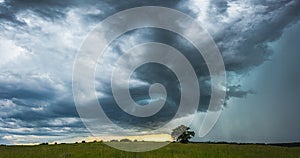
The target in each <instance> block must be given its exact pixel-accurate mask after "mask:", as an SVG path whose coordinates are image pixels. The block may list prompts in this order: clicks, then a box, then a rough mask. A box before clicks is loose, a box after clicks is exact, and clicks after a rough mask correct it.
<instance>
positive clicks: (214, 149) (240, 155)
mask: <svg viewBox="0 0 300 158" xmlns="http://www.w3.org/2000/svg"><path fill="white" fill-rule="evenodd" d="M137 143H141V145H142V143H143V142H137ZM73 157H74V158H81V157H82V158H96V157H97V158H98V157H99V158H103V157H109V158H132V157H133V158H135V157H137V158H143V157H144V158H172V157H174V158H190V157H199V158H206V157H208V158H300V147H292V148H288V147H276V146H265V145H231V144H203V143H198V144H179V143H171V144H169V145H167V146H165V147H163V148H161V149H158V150H154V151H150V152H140V153H134V152H125V151H120V150H117V149H114V148H111V147H109V146H107V145H105V144H103V143H84V144H59V145H38V146H0V158H73Z"/></svg>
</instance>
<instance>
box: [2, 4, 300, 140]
mask: <svg viewBox="0 0 300 158" xmlns="http://www.w3.org/2000/svg"><path fill="white" fill-rule="evenodd" d="M144 5H154V6H155V5H157V6H164V7H170V8H174V9H177V10H179V11H182V12H184V13H187V14H189V15H191V16H192V17H194V18H195V19H197V20H198V21H199V22H200V23H201V25H202V26H203V27H204V28H206V29H207V30H208V31H209V32H210V33H211V35H212V37H213V38H214V40H215V41H216V43H217V45H218V47H219V49H220V50H221V52H222V55H223V58H224V62H225V66H226V70H227V71H228V80H229V83H228V87H227V88H228V95H227V99H228V100H229V99H231V98H233V97H236V98H244V97H245V96H247V95H248V94H254V92H255V90H249V89H244V88H243V85H241V84H240V83H239V77H240V76H241V75H244V74H247V73H248V72H249V71H251V70H253V69H255V68H256V67H257V66H259V65H261V64H263V63H264V62H265V61H267V60H269V58H270V56H271V55H272V51H271V49H270V47H269V46H268V43H270V42H273V41H275V40H276V39H278V38H279V37H280V36H281V34H282V32H283V30H284V29H285V28H286V27H288V26H290V25H291V24H294V23H295V22H297V21H298V20H299V18H300V16H299V14H300V10H299V9H298V8H299V7H300V2H298V1H296V0H294V1H293V0H289V1H272V0H265V1H250V0H249V1H231V0H227V1H219V0H217V1H213V0H211V1H196V0H188V1H164V2H161V1H158V0H157V1H151V2H150V1H138V2H136V1H128V2H127V1H126V2H125V1H122V2H119V1H118V2H117V1H101V2H99V1H94V0H88V1H85V2H82V1H71V0H70V1H46V0H44V1H34V0H32V1H26V2H24V1H21V0H20V1H18V0H17V1H13V0H11V1H10V0H6V1H4V2H0V34H1V36H0V42H1V45H0V58H1V63H0V109H1V110H0V111H1V112H0V137H2V138H1V139H0V140H1V141H3V142H4V143H24V142H35V141H37V140H39V139H40V136H45V138H42V139H46V141H48V140H55V139H56V138H59V139H60V138H61V137H62V138H64V137H65V138H67V137H68V135H69V133H70V132H71V131H72V133H73V134H72V135H71V137H73V136H76V135H84V134H87V131H86V130H85V128H84V126H83V124H82V122H81V121H80V118H79V116H78V114H77V112H76V108H75V105H74V102H73V98H72V87H71V83H72V66H73V62H74V59H75V56H76V53H77V50H78V48H79V46H80V44H81V43H82V41H83V40H84V38H85V36H86V35H87V34H88V32H89V31H91V30H92V29H93V27H94V26H95V25H96V24H97V23H98V22H100V21H101V20H103V19H104V18H105V17H107V16H109V15H112V14H113V13H116V12H118V11H120V10H124V9H128V8H131V7H137V6H144ZM183 25H184V24H183ZM185 29H187V30H188V28H185ZM195 36H197V34H195ZM152 41H153V42H162V43H166V44H169V45H172V46H173V47H175V48H177V49H178V50H180V51H181V52H182V53H183V54H184V55H185V56H186V57H187V58H188V59H189V61H190V62H191V63H192V65H193V67H194V69H195V70H196V72H197V75H198V77H199V83H200V86H201V87H200V89H201V101H200V103H199V105H200V106H199V111H201V112H205V111H206V110H207V105H208V102H209V99H210V91H211V90H210V89H211V88H212V86H211V85H210V77H209V74H208V70H207V66H206V64H205V62H204V61H203V59H202V57H201V56H200V55H199V53H198V52H197V51H196V50H195V48H194V47H193V46H192V45H191V44H190V43H189V42H188V41H186V40H185V39H184V38H182V37H180V36H178V35H176V34H174V33H171V32H168V31H165V30H160V29H140V30H134V31H132V32H129V33H127V34H124V35H123V36H121V37H120V38H119V39H117V40H116V41H115V42H114V43H112V44H111V47H110V49H109V51H108V52H107V53H106V55H105V56H104V57H103V58H102V61H101V62H100V63H99V64H102V65H105V69H97V78H96V79H97V80H96V85H97V87H96V89H97V94H98V95H99V101H100V102H103V103H104V107H103V108H104V110H106V111H107V112H108V116H109V117H110V118H111V119H112V120H113V121H115V122H116V123H118V124H120V125H121V126H125V127H130V128H132V126H135V127H136V128H137V129H141V128H144V127H148V128H149V127H150V128H156V127H159V126H161V125H163V124H165V123H166V122H168V121H169V120H170V119H171V118H172V116H173V115H174V112H176V107H177V106H178V102H179V100H178V96H180V93H179V87H178V80H176V77H174V75H173V74H172V73H171V72H169V70H168V69H166V68H162V67H161V66H159V65H151V64H150V65H144V66H143V67H141V68H139V69H138V70H137V71H136V72H135V73H134V76H133V78H132V81H131V93H132V96H133V99H134V100H136V101H137V102H139V103H141V104H143V103H145V102H147V101H149V96H148V89H149V85H150V84H151V83H154V82H160V83H163V84H164V85H166V87H168V88H167V90H168V92H169V93H168V94H169V96H168V99H167V104H166V106H165V107H164V108H165V109H163V111H161V112H160V113H159V114H158V115H155V116H153V117H151V118H145V119H142V120H141V119H138V118H135V117H132V116H130V115H128V114H125V113H124V112H123V111H122V110H121V109H119V108H118V107H117V105H116V104H115V103H114V99H113V98H112V96H111V89H110V87H109V85H110V71H111V69H112V68H113V67H114V65H113V63H114V61H115V60H116V59H117V58H118V57H119V55H120V54H122V53H123V51H124V50H126V49H127V48H130V47H132V46H134V45H136V44H140V43H144V42H152ZM128 125H131V126H128ZM107 128H109V127H107ZM137 131H139V130H137ZM23 135H30V136H31V137H29V140H27V139H26V138H23V137H22V136H23ZM50 136H55V137H50ZM21 137H22V138H21ZM13 139H14V141H16V140H20V141H16V142H13V141H12V140H13ZM30 139H32V140H30Z"/></svg>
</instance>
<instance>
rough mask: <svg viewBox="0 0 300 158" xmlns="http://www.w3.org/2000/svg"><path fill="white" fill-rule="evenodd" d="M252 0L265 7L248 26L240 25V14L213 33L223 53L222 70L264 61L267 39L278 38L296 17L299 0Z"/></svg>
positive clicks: (267, 54) (267, 51)
mask: <svg viewBox="0 0 300 158" xmlns="http://www.w3.org/2000/svg"><path fill="white" fill-rule="evenodd" d="M253 3H254V5H255V4H259V5H265V6H264V7H266V9H264V10H263V11H261V12H259V13H258V14H256V15H255V16H254V17H253V19H252V21H251V22H247V23H246V24H247V25H248V26H244V25H245V24H244V22H245V20H244V19H243V17H241V18H240V19H237V21H235V22H234V23H232V24H229V25H228V26H227V27H226V29H224V30H222V32H220V33H219V34H218V35H216V36H215V40H216V42H217V43H218V46H219V48H220V50H221V52H223V55H224V61H225V65H226V70H229V71H235V72H241V71H243V70H245V69H249V68H250V69H251V68H253V67H256V66H258V65H261V64H262V63H264V62H265V61H266V60H268V59H269V57H270V55H272V51H271V50H270V49H269V48H268V46H267V44H268V42H272V41H274V40H276V39H278V38H279V37H280V36H281V34H282V31H283V30H284V28H286V27H287V26H289V25H290V24H293V23H295V22H296V21H297V20H299V18H300V16H299V15H300V10H299V7H300V2H299V1H284V2H283V1H279V2H277V1H276V2H275V1H274V2H271V3H266V2H264V3H258V2H255V1H254V2H253ZM241 27H245V28H241ZM226 41H234V42H236V43H237V44H231V42H228V43H226ZM246 71H247V70H246Z"/></svg>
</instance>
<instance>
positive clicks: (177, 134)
mask: <svg viewBox="0 0 300 158" xmlns="http://www.w3.org/2000/svg"><path fill="white" fill-rule="evenodd" d="M171 136H172V138H173V139H174V140H176V141H178V142H180V143H185V144H186V143H188V142H189V139H191V138H192V137H194V136H195V132H194V131H190V128H189V127H187V126H185V125H180V126H178V127H176V128H175V129H173V130H172V133H171Z"/></svg>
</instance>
